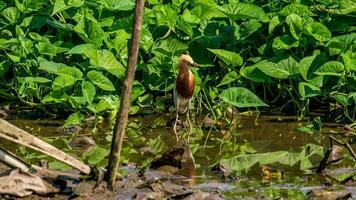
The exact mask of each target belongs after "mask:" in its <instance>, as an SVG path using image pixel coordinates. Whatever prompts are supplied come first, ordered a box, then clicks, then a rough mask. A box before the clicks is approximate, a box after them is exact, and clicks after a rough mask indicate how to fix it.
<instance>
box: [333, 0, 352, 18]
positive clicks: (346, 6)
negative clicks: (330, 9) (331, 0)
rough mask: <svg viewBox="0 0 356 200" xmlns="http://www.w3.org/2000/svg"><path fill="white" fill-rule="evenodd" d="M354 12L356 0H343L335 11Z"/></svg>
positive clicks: (342, 13) (341, 12) (338, 12)
mask: <svg viewBox="0 0 356 200" xmlns="http://www.w3.org/2000/svg"><path fill="white" fill-rule="evenodd" d="M352 12H356V2H355V1H354V0H342V1H340V3H339V6H338V9H337V11H336V12H335V13H337V14H341V15H345V14H348V13H352Z"/></svg>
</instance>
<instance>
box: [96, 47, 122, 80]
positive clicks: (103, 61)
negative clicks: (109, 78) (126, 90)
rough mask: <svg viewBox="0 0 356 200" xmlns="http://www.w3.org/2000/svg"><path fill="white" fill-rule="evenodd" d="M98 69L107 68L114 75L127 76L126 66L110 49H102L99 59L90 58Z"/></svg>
mask: <svg viewBox="0 0 356 200" xmlns="http://www.w3.org/2000/svg"><path fill="white" fill-rule="evenodd" d="M90 63H91V64H93V65H94V66H95V67H97V68H98V69H105V70H106V71H108V72H110V73H111V74H112V75H114V76H116V77H118V78H123V77H124V76H125V71H126V69H125V67H124V66H123V65H122V64H121V63H120V62H119V61H118V60H117V59H116V58H115V56H114V54H113V53H111V52H110V51H108V50H105V49H104V50H100V51H99V52H98V60H93V59H91V60H90Z"/></svg>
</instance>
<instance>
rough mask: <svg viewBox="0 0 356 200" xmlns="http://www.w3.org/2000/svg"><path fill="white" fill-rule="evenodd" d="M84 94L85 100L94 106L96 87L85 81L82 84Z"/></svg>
mask: <svg viewBox="0 0 356 200" xmlns="http://www.w3.org/2000/svg"><path fill="white" fill-rule="evenodd" d="M82 93H83V96H84V98H85V100H86V101H87V102H88V103H89V104H92V102H93V100H94V97H95V94H96V90H95V86H94V85H93V84H92V83H91V82H89V81H83V82H82Z"/></svg>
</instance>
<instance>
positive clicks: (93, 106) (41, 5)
mask: <svg viewBox="0 0 356 200" xmlns="http://www.w3.org/2000/svg"><path fill="white" fill-rule="evenodd" d="M133 8H134V1H132V0H14V1H6V0H0V99H1V104H2V105H8V104H18V103H22V104H25V105H30V106H34V107H36V108H41V109H44V110H47V111H48V110H49V111H51V112H57V113H60V112H68V113H72V112H77V111H80V112H82V113H87V114H91V115H97V114H101V113H102V112H104V111H110V110H113V111H116V110H117V106H118V105H119V104H118V101H119V97H118V94H119V93H120V91H121V83H122V80H123V76H124V74H125V65H126V62H127V52H128V44H129V40H130V34H131V31H132V15H133ZM355 12H356V2H355V1H354V0H296V1H283V0H269V1H267V0H262V1H253V0H245V1H238V0H194V1H188V0H171V1H166V0H164V1H161V0H147V1H146V6H145V15H144V24H143V27H142V37H141V42H140V55H139V56H140V59H139V65H138V67H137V73H136V81H135V83H134V87H133V93H132V98H131V100H132V103H133V107H132V108H131V113H135V112H138V111H140V110H142V109H143V108H150V109H154V110H155V111H158V112H165V111H168V110H169V108H170V107H171V105H172V99H171V95H170V93H171V90H172V88H173V85H174V79H175V76H176V73H177V71H176V66H175V63H176V61H177V57H178V56H179V55H180V54H181V53H189V54H190V55H192V57H193V58H194V60H195V61H196V62H197V63H199V64H200V65H201V67H200V69H198V70H195V71H194V74H195V75H196V77H197V78H196V79H197V81H196V82H197V87H196V98H195V101H194V105H195V107H196V108H198V111H199V110H209V111H210V113H212V114H213V115H214V116H215V117H220V116H221V112H220V111H221V110H224V109H225V108H226V106H227V105H233V106H237V107H239V108H244V107H257V106H266V104H268V105H269V106H270V107H278V108H280V110H281V111H285V110H289V111H291V112H292V113H297V114H298V115H299V116H301V117H303V116H304V115H306V114H307V113H308V109H309V107H310V106H312V105H313V104H316V105H318V106H319V105H322V104H325V105H328V104H335V105H337V106H336V107H338V108H340V109H341V110H342V111H343V112H342V113H343V116H345V117H347V118H348V119H349V120H353V119H354V118H355V115H354V112H355V109H354V106H355V102H356V92H355V90H356V75H355V72H356V15H355ZM261 99H262V100H261ZM220 101H221V102H225V103H224V104H222V105H220V104H219V103H216V102H220ZM286 108H289V109H286ZM352 112H353V113H352ZM350 113H351V114H350ZM76 115H78V116H80V115H79V114H78V113H76Z"/></svg>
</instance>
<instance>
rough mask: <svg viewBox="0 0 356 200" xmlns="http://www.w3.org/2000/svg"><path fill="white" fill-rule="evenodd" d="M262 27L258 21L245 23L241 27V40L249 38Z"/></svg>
mask: <svg viewBox="0 0 356 200" xmlns="http://www.w3.org/2000/svg"><path fill="white" fill-rule="evenodd" d="M261 27H262V24H261V23H260V22H259V21H257V20H256V19H250V20H248V21H247V22H245V23H243V24H242V26H241V31H240V32H241V33H240V34H241V40H243V39H245V38H247V37H249V36H250V35H251V34H253V33H254V32H256V31H257V30H258V29H259V28H261Z"/></svg>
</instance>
